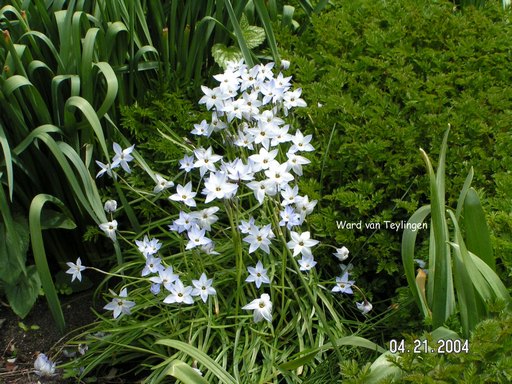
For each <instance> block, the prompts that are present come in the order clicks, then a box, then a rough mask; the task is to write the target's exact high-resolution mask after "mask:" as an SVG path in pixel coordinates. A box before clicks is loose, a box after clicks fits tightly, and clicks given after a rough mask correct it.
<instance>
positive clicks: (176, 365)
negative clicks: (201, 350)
mask: <svg viewBox="0 0 512 384" xmlns="http://www.w3.org/2000/svg"><path fill="white" fill-rule="evenodd" d="M166 374H167V375H169V376H172V377H174V378H176V379H178V380H180V381H181V382H183V383H184V384H208V381H206V380H205V379H204V378H203V377H202V376H201V375H199V373H197V372H196V371H195V370H194V369H193V368H192V367H191V366H190V365H188V364H186V363H184V362H183V361H176V360H175V361H172V362H171V363H170V364H169V368H168V369H167V372H166Z"/></svg>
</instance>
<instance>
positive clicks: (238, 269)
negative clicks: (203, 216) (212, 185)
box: [224, 200, 245, 315]
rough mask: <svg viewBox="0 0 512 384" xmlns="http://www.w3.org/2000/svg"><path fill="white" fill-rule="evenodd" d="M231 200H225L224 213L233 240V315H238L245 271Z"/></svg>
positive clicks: (234, 210)
mask: <svg viewBox="0 0 512 384" xmlns="http://www.w3.org/2000/svg"><path fill="white" fill-rule="evenodd" d="M231 201H232V200H225V204H224V205H225V207H226V213H227V215H228V219H229V225H230V226H231V235H232V240H233V248H234V251H235V255H236V294H235V295H236V304H235V315H238V309H239V308H240V303H241V298H240V295H241V292H242V272H243V271H245V263H244V257H243V249H242V244H241V240H240V233H239V232H238V229H237V228H238V227H237V225H236V223H238V217H236V216H237V212H238V211H237V210H236V209H233V207H232V206H231Z"/></svg>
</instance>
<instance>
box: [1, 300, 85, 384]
mask: <svg viewBox="0 0 512 384" xmlns="http://www.w3.org/2000/svg"><path fill="white" fill-rule="evenodd" d="M1 304H2V305H0V383H1V384H32V383H34V384H37V383H41V384H45V383H46V384H49V383H52V384H53V383H55V384H64V383H66V384H67V383H76V380H69V379H68V380H66V379H63V378H62V376H61V375H62V372H60V371H59V370H58V369H57V374H56V376H54V377H51V378H41V377H39V376H37V375H36V374H35V373H34V361H35V359H36V357H37V355H38V354H39V353H44V354H46V356H48V357H49V358H50V359H51V360H52V361H54V362H56V363H57V365H58V364H59V363H60V362H63V359H65V357H64V355H63V353H62V347H63V345H64V343H65V341H66V340H69V339H70V337H71V336H72V335H74V334H76V331H77V330H78V329H79V328H81V327H83V326H86V325H87V324H90V323H92V322H94V320H95V315H94V313H93V312H92V310H91V308H92V306H93V291H92V290H88V291H84V292H80V293H77V294H73V295H71V296H65V297H62V298H61V305H62V310H63V312H64V318H65V320H66V330H65V332H64V334H60V333H59V331H58V330H57V327H56V325H55V322H54V321H53V318H52V315H51V313H50V311H49V309H48V306H47V304H46V300H45V299H44V297H42V298H40V299H39V300H38V301H37V302H36V304H35V306H34V308H33V309H32V311H31V312H30V313H29V315H28V316H27V317H26V318H24V319H20V318H19V317H18V316H16V315H15V314H14V313H13V312H12V311H11V310H10V309H9V308H8V307H7V306H6V305H5V303H1ZM20 323H22V324H20ZM24 328H25V329H24ZM73 331H75V332H73Z"/></svg>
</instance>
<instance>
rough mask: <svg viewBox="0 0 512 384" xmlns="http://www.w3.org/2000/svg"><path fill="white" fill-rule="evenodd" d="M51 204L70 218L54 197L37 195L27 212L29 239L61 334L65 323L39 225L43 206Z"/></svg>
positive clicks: (49, 304) (62, 205) (41, 229)
mask: <svg viewBox="0 0 512 384" xmlns="http://www.w3.org/2000/svg"><path fill="white" fill-rule="evenodd" d="M47 202H50V203H53V204H55V205H56V206H58V207H59V208H60V209H61V210H62V212H63V213H64V214H65V215H66V216H68V217H71V214H70V212H69V210H68V209H67V208H66V206H65V205H64V203H62V202H61V201H60V200H59V199H57V198H56V197H54V196H51V195H47V194H39V195H37V196H36V197H34V199H33V200H32V203H31V204H30V211H29V226H30V238H31V243H32V252H33V254H34V261H35V263H36V267H37V271H38V273H39V276H40V278H41V285H42V287H43V290H44V293H45V297H46V300H47V302H48V306H49V308H50V311H51V313H52V316H53V319H54V320H55V322H56V325H57V328H58V329H59V331H60V332H61V333H63V332H64V328H65V321H64V314H63V313H62V308H61V306H60V301H59V297H58V295H57V291H56V290H55V285H54V284H53V278H52V274H51V272H50V268H49V267H48V260H47V258H46V252H45V249H44V242H43V233H42V231H43V228H42V225H41V215H42V210H43V207H44V205H45V204H46V203H47Z"/></svg>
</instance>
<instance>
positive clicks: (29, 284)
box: [5, 265, 41, 319]
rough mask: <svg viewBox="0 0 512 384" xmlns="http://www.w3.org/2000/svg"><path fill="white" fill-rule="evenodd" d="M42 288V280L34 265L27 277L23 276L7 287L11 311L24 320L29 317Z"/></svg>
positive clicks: (6, 291) (27, 272) (6, 293)
mask: <svg viewBox="0 0 512 384" xmlns="http://www.w3.org/2000/svg"><path fill="white" fill-rule="evenodd" d="M40 287H41V280H40V279H39V275H38V274H37V270H36V269H35V267H34V266H33V265H32V266H30V267H28V268H27V270H26V275H24V274H21V275H19V276H18V278H17V279H16V281H15V282H14V283H12V284H7V285H5V295H6V297H7V300H9V304H10V305H11V309H12V310H13V312H14V313H16V314H17V315H18V316H19V317H21V318H22V319H23V318H24V317H26V316H27V315H28V313H29V312H30V310H31V309H32V307H33V306H34V303H35V302H36V299H37V296H38V295H39V289H40Z"/></svg>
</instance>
